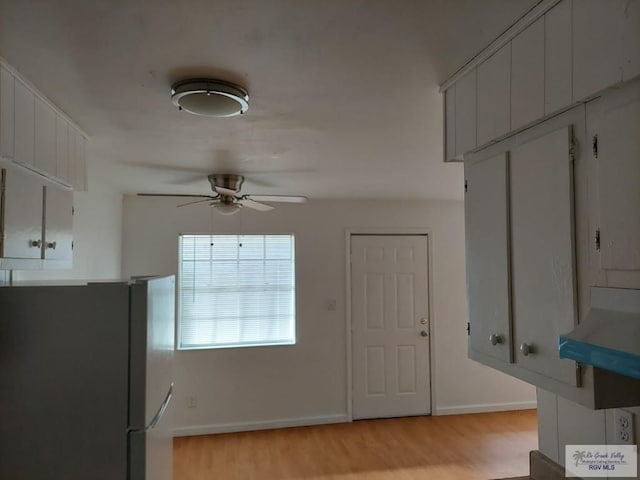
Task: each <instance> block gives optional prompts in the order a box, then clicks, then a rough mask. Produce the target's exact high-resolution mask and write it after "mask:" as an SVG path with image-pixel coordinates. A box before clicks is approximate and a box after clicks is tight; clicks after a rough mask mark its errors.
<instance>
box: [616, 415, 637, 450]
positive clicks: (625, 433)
mask: <svg viewBox="0 0 640 480" xmlns="http://www.w3.org/2000/svg"><path fill="white" fill-rule="evenodd" d="M614 418H615V429H616V444H619V445H633V444H634V443H633V442H634V431H633V413H631V412H628V411H627V410H620V409H617V410H615V412H614Z"/></svg>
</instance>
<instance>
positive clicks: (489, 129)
mask: <svg viewBox="0 0 640 480" xmlns="http://www.w3.org/2000/svg"><path fill="white" fill-rule="evenodd" d="M510 97H511V44H510V43H508V44H507V45H505V46H504V47H502V48H501V49H500V50H498V51H497V52H496V53H495V54H493V56H491V57H489V58H488V59H487V60H486V61H485V62H484V63H482V64H481V65H479V66H478V122H477V125H478V145H483V144H485V143H488V142H490V141H492V140H495V139H496V138H498V137H500V136H501V135H504V134H505V133H508V132H509V129H510V119H509V117H510V112H511V108H510V107H509V101H510Z"/></svg>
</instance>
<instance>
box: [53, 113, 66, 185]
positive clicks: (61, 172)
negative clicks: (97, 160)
mask: <svg viewBox="0 0 640 480" xmlns="http://www.w3.org/2000/svg"><path fill="white" fill-rule="evenodd" d="M56 177H57V178H59V179H60V180H62V181H63V182H65V183H69V123H68V122H67V121H66V120H65V119H64V118H62V117H61V116H60V115H56Z"/></svg>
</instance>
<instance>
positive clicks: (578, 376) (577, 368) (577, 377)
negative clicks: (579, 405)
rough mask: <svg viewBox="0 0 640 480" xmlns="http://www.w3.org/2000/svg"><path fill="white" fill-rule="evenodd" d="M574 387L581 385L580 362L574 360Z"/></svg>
mask: <svg viewBox="0 0 640 480" xmlns="http://www.w3.org/2000/svg"><path fill="white" fill-rule="evenodd" d="M576 387H578V388H580V387H582V364H581V363H580V362H576Z"/></svg>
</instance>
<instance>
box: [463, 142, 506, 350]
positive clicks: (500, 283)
mask: <svg viewBox="0 0 640 480" xmlns="http://www.w3.org/2000/svg"><path fill="white" fill-rule="evenodd" d="M464 174H465V181H466V185H467V193H466V194H465V226H466V244H467V245H466V252H467V298H468V306H469V324H470V329H469V333H470V339H469V348H471V349H473V350H476V351H478V352H482V353H484V354H487V355H491V356H493V357H496V358H499V359H500V360H503V361H505V362H510V361H511V358H512V354H511V332H510V323H511V322H510V316H511V314H510V310H511V307H510V301H509V233H508V193H507V182H508V178H507V154H506V153H502V154H500V155H498V156H495V157H492V158H489V159H487V160H483V161H480V162H477V163H465V168H464Z"/></svg>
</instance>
